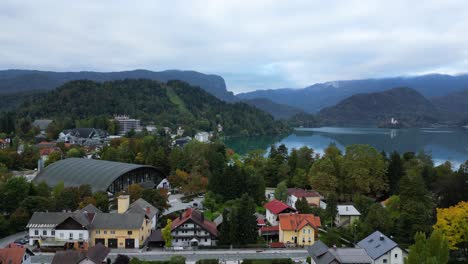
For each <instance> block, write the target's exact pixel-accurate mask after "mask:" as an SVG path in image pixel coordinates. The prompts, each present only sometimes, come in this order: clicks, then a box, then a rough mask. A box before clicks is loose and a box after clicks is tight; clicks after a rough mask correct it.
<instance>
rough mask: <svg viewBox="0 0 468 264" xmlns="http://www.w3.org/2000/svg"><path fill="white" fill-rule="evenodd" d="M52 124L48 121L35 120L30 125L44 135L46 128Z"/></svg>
mask: <svg viewBox="0 0 468 264" xmlns="http://www.w3.org/2000/svg"><path fill="white" fill-rule="evenodd" d="M52 122H53V121H52V120H50V119H36V120H34V122H33V123H32V126H33V127H37V128H39V130H40V131H41V134H45V132H46V130H47V128H48V127H49V125H50V123H52Z"/></svg>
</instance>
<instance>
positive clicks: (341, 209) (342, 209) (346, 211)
mask: <svg viewBox="0 0 468 264" xmlns="http://www.w3.org/2000/svg"><path fill="white" fill-rule="evenodd" d="M337 210H338V215H361V213H359V211H358V210H357V209H356V207H354V205H338V206H337Z"/></svg>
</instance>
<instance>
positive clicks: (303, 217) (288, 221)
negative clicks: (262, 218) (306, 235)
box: [279, 214, 321, 230]
mask: <svg viewBox="0 0 468 264" xmlns="http://www.w3.org/2000/svg"><path fill="white" fill-rule="evenodd" d="M279 225H280V228H281V230H301V229H302V228H303V227H304V226H306V225H310V226H312V227H313V228H317V227H319V226H321V224H320V217H318V216H314V215H313V214H280V215H279Z"/></svg>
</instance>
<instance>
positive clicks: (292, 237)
mask: <svg viewBox="0 0 468 264" xmlns="http://www.w3.org/2000/svg"><path fill="white" fill-rule="evenodd" d="M320 226H321V224H320V217H318V216H314V215H312V214H292V213H289V214H280V215H279V242H282V243H284V244H287V245H293V246H310V245H313V244H314V243H315V241H316V240H317V237H318V232H317V228H318V227H320Z"/></svg>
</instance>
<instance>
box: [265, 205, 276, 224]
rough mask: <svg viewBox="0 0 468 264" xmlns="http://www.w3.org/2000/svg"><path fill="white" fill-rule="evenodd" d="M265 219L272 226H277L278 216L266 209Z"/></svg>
mask: <svg viewBox="0 0 468 264" xmlns="http://www.w3.org/2000/svg"><path fill="white" fill-rule="evenodd" d="M266 219H267V221H268V222H269V223H270V224H271V225H272V226H277V225H278V215H275V214H273V213H272V212H270V210H268V209H266Z"/></svg>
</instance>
